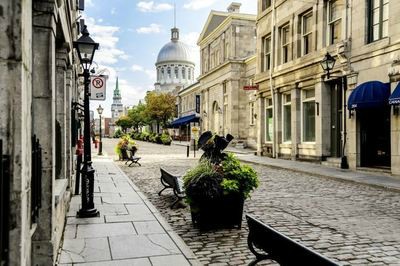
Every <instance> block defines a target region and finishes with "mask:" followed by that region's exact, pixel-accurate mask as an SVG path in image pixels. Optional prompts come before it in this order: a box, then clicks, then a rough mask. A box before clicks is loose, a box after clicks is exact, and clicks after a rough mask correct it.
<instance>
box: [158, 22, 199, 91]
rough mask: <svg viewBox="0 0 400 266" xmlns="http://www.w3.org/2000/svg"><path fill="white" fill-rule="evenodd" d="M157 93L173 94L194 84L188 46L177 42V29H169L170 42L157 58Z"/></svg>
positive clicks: (192, 63) (192, 64)
mask: <svg viewBox="0 0 400 266" xmlns="http://www.w3.org/2000/svg"><path fill="white" fill-rule="evenodd" d="M155 65H156V71H157V82H156V83H155V84H154V86H155V89H156V90H157V91H162V92H173V93H174V94H177V93H178V91H179V89H180V88H182V87H185V86H189V85H190V84H192V83H193V82H194V67H195V64H194V62H193V60H192V59H191V58H190V53H189V48H188V46H187V45H186V44H185V43H183V42H181V41H180V40H179V29H178V28H176V27H174V28H172V29H171V41H170V42H168V43H167V44H165V45H164V46H163V47H162V48H161V50H160V52H159V53H158V56H157V62H156V64H155Z"/></svg>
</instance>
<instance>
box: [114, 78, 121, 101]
mask: <svg viewBox="0 0 400 266" xmlns="http://www.w3.org/2000/svg"><path fill="white" fill-rule="evenodd" d="M114 97H121V93H120V91H119V86H118V77H117V81H116V83H115V90H114Z"/></svg>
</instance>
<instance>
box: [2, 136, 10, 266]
mask: <svg viewBox="0 0 400 266" xmlns="http://www.w3.org/2000/svg"><path fill="white" fill-rule="evenodd" d="M10 179H11V176H10V158H9V156H7V155H4V154H3V141H2V140H0V266H6V265H8V253H9V252H8V250H9V247H8V245H9V216H10Z"/></svg>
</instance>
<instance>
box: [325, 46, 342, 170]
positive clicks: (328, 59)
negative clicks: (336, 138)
mask: <svg viewBox="0 0 400 266" xmlns="http://www.w3.org/2000/svg"><path fill="white" fill-rule="evenodd" d="M335 62H336V60H335V58H333V56H331V55H330V54H329V53H328V52H327V53H326V55H325V57H324V58H323V59H322V60H321V62H320V64H321V66H322V69H323V70H324V71H325V72H326V78H327V79H329V78H338V79H340V81H341V84H340V85H341V88H342V91H343V95H342V99H343V114H342V120H343V131H342V151H341V155H342V157H341V162H340V168H342V169H349V163H348V161H347V156H346V155H345V148H346V138H347V131H346V89H347V78H346V76H345V75H344V76H340V77H331V76H330V71H331V70H332V69H333V67H334V66H335Z"/></svg>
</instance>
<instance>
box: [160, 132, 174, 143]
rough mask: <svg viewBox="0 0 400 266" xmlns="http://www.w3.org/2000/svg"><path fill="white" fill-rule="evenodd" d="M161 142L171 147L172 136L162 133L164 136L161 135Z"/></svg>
mask: <svg viewBox="0 0 400 266" xmlns="http://www.w3.org/2000/svg"><path fill="white" fill-rule="evenodd" d="M161 142H162V143H163V144H164V145H170V144H171V142H172V138H171V136H170V135H169V134H167V133H162V134H161Z"/></svg>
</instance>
